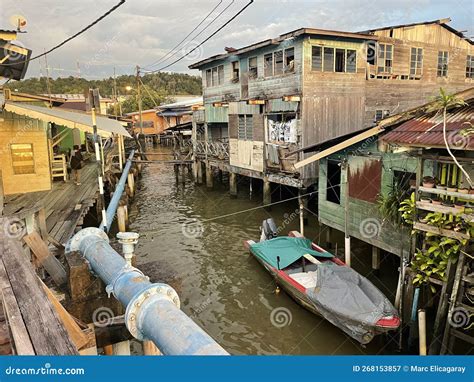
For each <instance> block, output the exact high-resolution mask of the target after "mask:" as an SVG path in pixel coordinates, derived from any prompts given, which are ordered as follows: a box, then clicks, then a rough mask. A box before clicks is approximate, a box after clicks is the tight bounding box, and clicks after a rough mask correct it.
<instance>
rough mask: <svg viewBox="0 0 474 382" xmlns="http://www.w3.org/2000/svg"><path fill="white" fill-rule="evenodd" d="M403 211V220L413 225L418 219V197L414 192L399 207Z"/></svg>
mask: <svg viewBox="0 0 474 382" xmlns="http://www.w3.org/2000/svg"><path fill="white" fill-rule="evenodd" d="M398 211H399V212H401V213H402V214H401V217H402V220H403V221H404V222H405V223H406V224H407V225H413V224H414V222H415V219H416V197H415V193H414V192H413V193H412V194H411V195H410V197H409V198H407V199H405V200H404V201H403V202H401V203H400V208H399V209H398Z"/></svg>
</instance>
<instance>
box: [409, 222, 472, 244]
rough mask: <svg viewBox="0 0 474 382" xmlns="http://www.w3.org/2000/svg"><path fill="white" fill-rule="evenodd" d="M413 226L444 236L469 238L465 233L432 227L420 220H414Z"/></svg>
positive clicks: (458, 238)
mask: <svg viewBox="0 0 474 382" xmlns="http://www.w3.org/2000/svg"><path fill="white" fill-rule="evenodd" d="M413 228H415V229H418V230H420V231H424V232H430V233H434V234H436V235H440V236H446V237H450V238H453V239H457V240H466V239H467V240H469V239H470V238H471V237H470V236H469V235H467V234H465V233H461V232H454V231H451V230H447V229H442V228H438V227H434V226H432V225H429V224H424V223H420V222H415V224H414V225H413Z"/></svg>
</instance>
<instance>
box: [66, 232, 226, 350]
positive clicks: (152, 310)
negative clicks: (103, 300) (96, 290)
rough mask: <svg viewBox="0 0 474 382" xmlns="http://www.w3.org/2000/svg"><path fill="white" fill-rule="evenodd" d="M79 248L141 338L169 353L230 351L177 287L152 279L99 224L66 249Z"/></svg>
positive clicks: (132, 330) (69, 250) (133, 330)
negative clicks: (185, 305)
mask: <svg viewBox="0 0 474 382" xmlns="http://www.w3.org/2000/svg"><path fill="white" fill-rule="evenodd" d="M72 251H79V252H80V253H81V254H82V256H83V257H84V258H85V259H86V260H87V262H88V263H89V267H90V269H91V271H92V272H94V273H95V274H96V275H97V276H98V277H99V278H100V279H101V280H102V281H103V282H104V283H105V284H106V285H107V287H106V291H107V293H109V295H110V294H111V293H112V294H113V295H114V296H115V298H117V299H118V300H119V301H120V302H121V303H122V304H123V306H125V307H126V312H125V324H126V326H127V329H128V330H129V331H130V333H131V334H132V335H133V336H134V337H135V338H136V339H138V340H140V341H143V340H151V341H152V342H153V343H154V344H155V345H156V346H157V347H158V348H159V349H160V350H161V351H162V352H163V354H165V355H228V353H227V352H226V351H225V350H224V349H223V348H222V347H221V346H220V345H219V344H218V343H217V342H216V341H214V339H212V338H211V337H210V336H209V335H208V334H207V333H206V332H205V331H204V330H202V329H201V328H200V327H199V326H198V325H197V324H196V323H195V322H194V321H193V320H192V319H191V318H189V317H188V316H187V315H186V314H185V313H184V312H183V311H182V310H180V309H179V306H180V301H179V297H178V295H177V294H176V292H175V290H174V289H173V288H171V287H170V286H169V285H167V284H162V283H155V284H153V283H151V282H150V281H149V277H147V276H145V275H144V274H143V273H142V272H141V271H140V270H138V269H137V268H134V267H132V266H130V265H128V264H127V262H126V260H125V259H124V258H123V257H122V256H120V254H118V253H117V252H116V251H115V250H114V249H113V248H112V247H111V246H110V244H109V239H108V237H107V234H106V233H105V232H104V231H103V230H101V229H98V228H93V227H91V228H85V229H83V230H81V231H79V232H78V233H77V234H76V235H75V236H74V237H73V238H72V239H71V240H70V241H69V243H68V244H67V247H66V252H72Z"/></svg>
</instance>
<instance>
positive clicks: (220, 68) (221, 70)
mask: <svg viewBox="0 0 474 382" xmlns="http://www.w3.org/2000/svg"><path fill="white" fill-rule="evenodd" d="M217 77H218V78H217V80H218V84H219V85H223V84H224V65H219V66H218V67H217Z"/></svg>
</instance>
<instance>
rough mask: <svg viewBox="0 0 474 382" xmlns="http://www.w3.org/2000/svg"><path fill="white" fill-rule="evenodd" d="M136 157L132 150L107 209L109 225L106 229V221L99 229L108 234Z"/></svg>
mask: <svg viewBox="0 0 474 382" xmlns="http://www.w3.org/2000/svg"><path fill="white" fill-rule="evenodd" d="M134 155H135V150H132V151H131V152H130V155H129V157H128V159H127V163H126V164H125V167H124V169H123V172H122V176H121V177H120V180H119V182H118V183H117V187H116V188H115V192H114V195H113V196H112V199H111V200H110V203H109V206H108V207H107V212H106V216H107V218H106V219H107V220H106V221H107V225H106V226H105V227H104V221H102V223H100V227H99V228H100V229H101V230H104V228H105V230H106V231H107V232H109V231H110V227H111V226H112V222H113V220H114V216H115V213H116V212H117V208H118V205H119V202H120V198H121V197H122V194H123V190H124V189H125V184H126V183H127V177H128V173H129V172H130V168H131V167H132V161H133V156H134Z"/></svg>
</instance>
